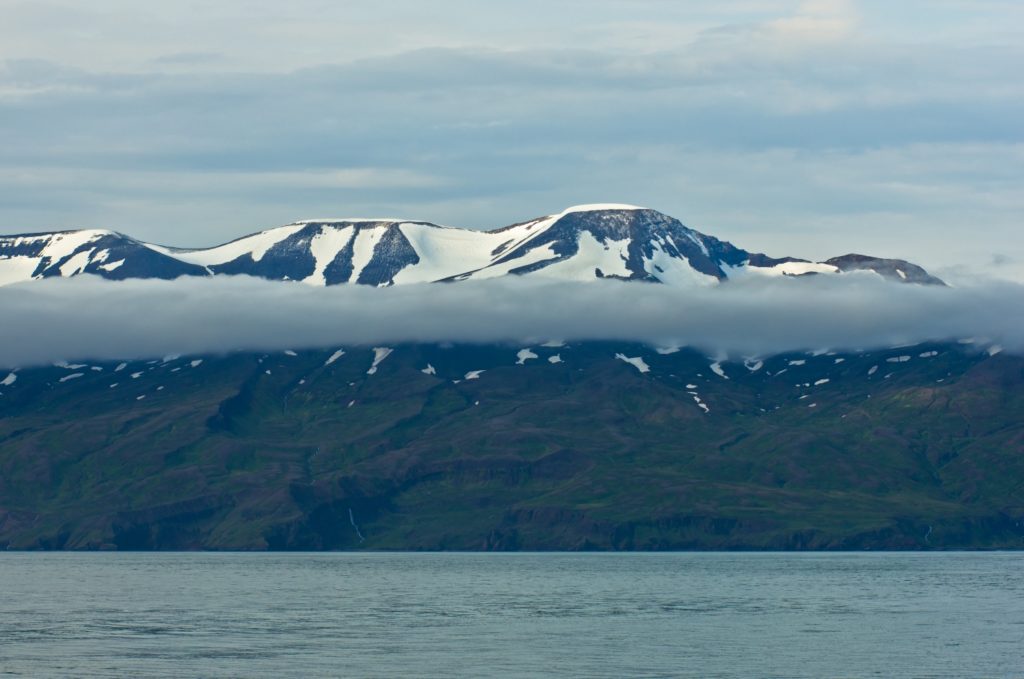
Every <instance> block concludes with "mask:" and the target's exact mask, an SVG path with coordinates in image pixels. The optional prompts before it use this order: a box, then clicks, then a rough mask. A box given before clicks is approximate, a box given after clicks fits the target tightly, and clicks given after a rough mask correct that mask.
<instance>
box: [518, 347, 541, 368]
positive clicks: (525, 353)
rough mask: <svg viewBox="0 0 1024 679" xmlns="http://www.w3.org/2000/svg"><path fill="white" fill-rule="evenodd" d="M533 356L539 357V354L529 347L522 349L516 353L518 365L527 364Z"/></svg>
mask: <svg viewBox="0 0 1024 679" xmlns="http://www.w3.org/2000/svg"><path fill="white" fill-rule="evenodd" d="M531 358H538V356H537V354H535V353H533V352H532V351H530V350H529V349H520V350H519V352H518V353H517V354H516V365H525V364H526V362H527V361H529V360H530V359H531Z"/></svg>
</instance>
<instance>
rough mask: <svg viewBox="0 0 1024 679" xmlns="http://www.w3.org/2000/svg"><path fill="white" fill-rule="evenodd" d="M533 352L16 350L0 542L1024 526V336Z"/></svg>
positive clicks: (991, 542) (846, 533)
mask: <svg viewBox="0 0 1024 679" xmlns="http://www.w3.org/2000/svg"><path fill="white" fill-rule="evenodd" d="M516 351H517V348H513V347H461V346H460V347H455V348H443V347H436V346H403V347H398V348H397V349H396V350H395V352H394V353H393V354H392V355H391V356H389V357H387V358H386V359H385V360H384V361H383V362H381V363H380V365H379V367H378V370H377V372H376V373H375V374H372V375H368V374H367V370H368V368H369V367H370V364H371V361H372V358H373V352H372V351H370V350H369V349H349V350H348V353H346V354H345V355H344V356H343V357H341V358H340V359H338V360H337V361H335V362H334V363H332V364H330V365H325V362H326V359H327V357H328V356H329V355H330V354H331V353H332V352H331V351H310V352H300V353H298V354H297V355H295V356H292V355H287V354H273V355H252V354H237V355H233V356H229V357H220V358H217V357H204V360H203V362H202V363H201V364H200V365H198V366H195V367H193V366H192V362H191V358H188V359H186V358H181V359H174V360H169V361H159V362H153V363H142V362H140V363H132V364H130V365H128V366H127V367H126V368H124V369H122V370H120V371H117V372H115V365H113V364H103V365H100V366H96V367H98V368H102V370H97V369H93V367H90V366H86V367H81V368H66V367H64V368H62V367H48V368H38V369H32V370H23V371H20V372H19V373H18V374H17V380H16V381H15V382H14V383H13V384H11V385H9V386H4V387H0V392H2V396H0V546H3V545H5V546H8V547H9V548H47V549H60V548H65V549H101V548H119V549H154V548H155V549H193V548H210V549H268V548H269V549H474V550H475V549H696V548H716V549H717V548H725V549H768V548H771V549H862V548H879V549H880V548H992V547H1011V548H1019V547H1022V546H1024V539H1022V538H1024V522H1022V520H1024V454H1022V453H1024V360H1022V359H1020V358H1016V357H1012V356H1006V355H1004V354H999V355H996V356H991V357H990V356H988V355H987V354H986V353H983V352H978V351H977V350H973V349H971V348H970V347H964V346H959V345H934V346H932V345H928V346H919V347H914V348H912V349H911V348H904V349H894V350H889V351H882V352H871V353H860V354H844V355H840V356H832V355H821V356H809V355H789V356H778V357H775V358H772V359H769V360H767V361H765V363H764V365H763V367H761V368H760V369H758V370H756V371H752V370H750V369H749V368H748V367H745V366H744V365H743V364H741V363H726V364H723V369H724V371H725V374H726V375H727V377H728V379H725V378H723V377H721V376H719V375H716V374H715V373H714V372H713V371H712V370H711V368H710V366H709V361H708V359H706V358H705V357H703V356H702V355H699V354H697V353H695V352H689V351H685V350H684V351H681V352H677V353H674V354H670V355H659V354H657V353H656V352H655V351H653V350H651V349H650V348H647V347H641V346H628V345H622V344H615V345H611V344H600V343H592V344H579V345H572V346H568V347H561V348H541V347H534V348H533V351H534V352H535V353H536V354H538V358H536V359H530V360H528V361H527V362H526V364H525V365H516V364H515V361H516ZM619 352H621V353H623V354H625V355H626V356H631V357H635V356H642V357H643V359H644V360H645V361H646V362H647V363H648V364H649V365H650V367H651V372H649V373H646V374H641V373H640V372H639V371H638V370H637V369H636V368H635V367H634V366H632V365H629V364H628V363H626V362H624V361H622V360H616V359H615V354H616V353H619ZM931 352H936V354H935V355H931ZM556 354H557V355H560V357H561V359H562V361H563V362H561V363H551V362H549V361H548V358H549V357H552V356H554V355H556ZM922 354H923V355H922ZM900 356H906V357H909V359H907V360H903V361H900V360H899V358H898V357H900ZM887 359H892V361H889V360H887ZM791 361H804V363H803V364H798V363H794V364H792V365H791V364H790V363H791ZM428 363H429V364H431V365H432V366H433V367H434V368H436V372H437V374H436V375H429V374H424V373H423V372H421V369H422V368H425V367H426V366H427V364H428ZM873 366H878V367H877V369H875V370H874V371H871V369H872V367H873ZM751 367H754V366H751ZM472 370H486V372H484V373H482V374H481V375H480V376H479V378H478V379H471V380H465V379H461V380H460V381H459V382H458V383H456V382H455V380H456V379H460V378H463V376H464V375H465V374H466V373H467V372H469V371H472ZM780 371H781V372H780ZM77 373H81V376H79V377H74V378H72V379H66V378H68V377H69V376H70V375H74V374H77ZM133 373H140V374H138V376H137V377H135V378H133V376H132V375H133ZM869 373H870V374H869ZM5 374H6V373H0V378H2V377H3V375H5ZM61 378H65V381H63V382H62V381H60V380H61ZM824 379H827V380H828V382H823V383H819V384H817V385H816V384H815V382H819V381H820V380H824ZM114 383H116V384H117V386H113V387H112V386H111V385H112V384H114ZM687 385H695V387H688V386H687ZM160 387H163V388H160ZM693 392H695V393H696V395H697V398H699V399H700V402H702V403H704V404H706V405H707V406H708V407H709V408H710V412H709V413H705V412H704V411H703V410H702V409H701V408H700V407H699V405H698V401H697V400H696V399H695V396H694V393H693ZM142 396H144V397H145V398H142V399H139V397H142ZM357 527H358V528H357Z"/></svg>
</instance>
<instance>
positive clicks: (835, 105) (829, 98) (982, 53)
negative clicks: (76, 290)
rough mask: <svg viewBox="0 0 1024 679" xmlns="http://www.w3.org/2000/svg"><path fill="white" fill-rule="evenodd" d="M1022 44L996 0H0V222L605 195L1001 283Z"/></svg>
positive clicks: (775, 247)
mask: <svg viewBox="0 0 1024 679" xmlns="http://www.w3.org/2000/svg"><path fill="white" fill-rule="evenodd" d="M1022 67H1024V2H1021V1H1020V0H900V1H899V2H893V1H892V0H888V1H881V0H879V1H867V0H866V1H863V2H854V1H852V0H851V1H843V0H810V1H807V2H799V1H782V0H716V1H715V2H711V1H710V0H709V1H707V2H678V1H671V0H564V1H562V2H552V1H551V0H544V1H540V0H518V1H517V2H507V3H490V2H488V3H483V2H479V1H477V0H434V1H433V2H423V1H422V0H375V1H374V2H354V1H351V0H290V1H289V2H282V1H280V0H274V1H272V2H271V1H269V0H268V1H263V0H245V1H243V0H218V1H217V2H212V3H211V2H198V1H190V0H182V1H180V2H166V1H163V2H154V1H151V0H78V1H76V2H60V1H59V0H56V1H53V2H47V1H45V0H31V1H27V2H22V1H19V0H0V233H15V232H22V231H38V230H46V229H53V228H76V227H104V228H111V229H116V230H119V231H123V232H126V233H129V234H131V235H134V236H137V237H140V238H143V239H147V240H152V241H157V242H162V243H170V244H175V245H182V246H203V245H210V244H214V243H218V242H222V241H225V240H228V239H230V238H233V237H236V236H239V235H242V234H244V233H248V232H252V231H256V230H259V229H262V228H267V227H271V226H275V225H279V224H282V223H286V222H290V221H293V220H296V219H302V218H309V217H320V216H338V217H342V216H377V215H383V216H405V217H411V218H419V219H426V220H430V221H434V222H439V223H444V224H451V225H456V226H465V227H472V228H493V227H496V226H501V225H504V224H508V223H512V222H516V221H522V220H524V219H527V218H530V217H533V216H537V215H540V214H545V213H551V212H557V211H559V210H561V209H562V208H563V207H565V206H568V205H572V204H576V203H585V202H627V203H635V204H640V205H645V206H648V207H652V208H656V209H659V210H661V211H663V212H666V213H669V214H671V215H672V216H675V217H678V218H679V219H681V220H682V221H683V222H684V223H685V224H687V225H688V226H691V227H693V228H696V229H698V230H700V231H703V232H705V233H710V234H712V235H715V236H718V237H721V238H725V239H728V240H731V241H733V242H734V243H736V244H737V245H739V246H741V247H744V248H746V249H749V250H757V251H764V252H767V253H769V254H772V255H777V256H778V255H793V256H802V257H808V258H815V259H823V258H827V257H830V256H834V255H839V254H844V253H846V252H850V251H861V252H868V253H871V254H877V255H882V256H893V257H903V258H907V259H911V260H914V261H917V262H919V263H921V264H923V265H924V266H926V267H927V268H929V269H931V270H933V271H934V272H936V273H938V274H940V275H944V276H945V277H947V278H955V277H956V275H957V273H969V272H979V271H984V270H988V271H989V272H990V273H992V274H994V275H997V276H1003V277H1012V278H1016V279H1018V280H1024V236H1022V235H1021V233H1022V227H1024V225H1022V224H1021V221H1022V220H1021V217H1020V216H1021V214H1024V123H1022V122H1021V121H1024V79H1022V78H1021V77H1020V71H1021V69H1022ZM958 266H959V267H962V268H961V269H959V270H958V269H956V267H958Z"/></svg>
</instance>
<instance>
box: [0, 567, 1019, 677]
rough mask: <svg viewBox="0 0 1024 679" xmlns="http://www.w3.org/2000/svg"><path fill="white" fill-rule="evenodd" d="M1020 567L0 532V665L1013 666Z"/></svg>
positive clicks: (411, 672) (261, 669)
mask: <svg viewBox="0 0 1024 679" xmlns="http://www.w3.org/2000/svg"><path fill="white" fill-rule="evenodd" d="M1022 567H1024V554H1022V553H886V554H879V553H870V554H859V553H858V554H849V553H843V554H777V553H776V554H734V553H724V554H723V553H702V554H463V553H458V554H450V553H447V554H380V553H376V554H366V553H359V554H352V553H347V554H337V553H335V554H238V553H227V554H225V553H171V554H168V553H129V554H124V553H120V554H116V553H87V554H85V553H0V596H2V599H0V675H4V674H13V675H26V676H32V677H43V676H76V677H93V676H103V677H106V676H115V677H122V676H123V677H168V676H173V677H178V676H181V677H310V676H346V677H393V676H396V675H397V676H424V677H434V676H472V677H482V676H574V677H575V676H592V677H627V676H672V677H674V676H692V677H761V676H766V677H767V676H779V677H829V676H852V677H868V676H885V677H890V676H921V677H964V676H972V677H973V676H988V677H1002V676H1018V677H1020V676H1024V650H1022V649H1024V568H1022Z"/></svg>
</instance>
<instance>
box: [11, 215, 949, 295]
mask: <svg viewBox="0 0 1024 679" xmlns="http://www.w3.org/2000/svg"><path fill="white" fill-rule="evenodd" d="M855 272H868V273H873V274H876V275H879V276H882V277H883V278H885V279H887V280H890V281H893V282H899V283H918V284H926V285H943V284H944V283H943V282H942V281H941V280H939V279H938V278H935V277H934V276H931V275H930V274H928V273H927V272H926V271H925V270H924V269H922V268H921V267H919V266H917V265H915V264H911V263H909V262H906V261H904V260H897V259H885V258H879V257H872V256H867V255H844V256H843V257H837V258H833V259H830V260H826V261H825V262H811V261H809V260H805V259H801V258H797V257H790V256H786V257H778V258H776V257H770V256H768V255H766V254H763V253H755V252H750V251H747V250H744V249H742V248H739V247H737V246H735V245H733V244H732V243H729V242H728V241H723V240H719V239H718V238H715V237H714V236H710V235H707V234H704V233H701V232H699V231H696V230H694V229H691V228H689V227H687V226H685V225H684V224H683V223H682V222H680V221H679V220H678V219H675V218H673V217H670V216H668V215H665V214H663V213H661V212H658V211H656V210H651V209H648V208H642V207H637V206H632V205H623V204H593V205H580V206H574V207H570V208H567V209H566V210H563V211H562V212H560V213H558V214H555V215H547V216H544V217H539V218H535V219H532V220H528V221H525V222H520V223H517V224H512V225H509V226H505V227H499V228H497V229H494V230H490V231H476V230H472V229H464V228H459V227H450V226H441V225H438V224H434V223H432V222H429V221H422V220H406V219H394V218H386V219H385V218H341V219H313V220H301V221H296V222H292V223H291V224H286V225H283V226H279V227H274V228H272V229H267V230H264V231H258V232H255V233H252V234H249V235H246V236H242V237H240V238H236V239H234V240H232V241H229V242H227V243H223V244H221V245H216V246H213V247H209V248H179V247H173V246H165V245H157V244H153V243H147V242H144V241H141V240H138V239H135V238H133V237H131V236H129V235H126V234H124V233H121V232H118V231H110V230H105V229H83V230H71V231H54V232H48V233H36V234H13V235H8V236H0V285H7V284H12V283H20V282H26V281H30V280H34V279H40V278H50V277H73V276H77V275H80V274H93V275H98V276H101V277H103V278H108V279H113V280H125V279H135V278H159V279H174V278H178V277H180V276H217V275H240V274H244V275H250V276H257V277H261V278H266V279H270V280H281V281H299V282H303V283H306V284H310V285H338V284H361V285H372V286H378V287H380V286H391V285H400V284H406V283H424V282H442V281H443V282H457V281H463V280H470V279H482V278H493V277H496V276H506V275H520V276H522V275H536V276H544V277H551V278H557V279H566V280H593V279H596V278H619V279H623V280H638V281H646V282H657V283H665V284H669V285H674V286H680V287H686V286H695V285H696V286H708V285H716V284H718V283H721V282H724V281H727V280H729V279H730V278H734V277H736V276H743V275H749V274H754V275H767V276H787V275H788V276H792V275H808V274H846V273H855Z"/></svg>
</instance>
